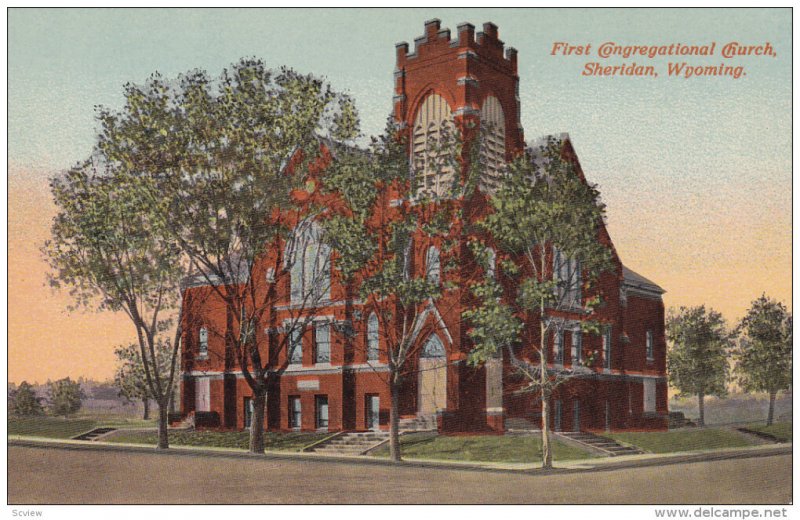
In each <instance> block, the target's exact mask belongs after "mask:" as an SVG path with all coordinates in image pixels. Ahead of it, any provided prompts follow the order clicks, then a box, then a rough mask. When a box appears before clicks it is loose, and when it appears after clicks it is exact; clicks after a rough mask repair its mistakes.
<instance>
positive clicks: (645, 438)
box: [604, 428, 757, 453]
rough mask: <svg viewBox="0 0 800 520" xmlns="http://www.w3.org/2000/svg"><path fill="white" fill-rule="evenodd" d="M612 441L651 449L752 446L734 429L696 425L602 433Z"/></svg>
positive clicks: (702, 448) (703, 448)
mask: <svg viewBox="0 0 800 520" xmlns="http://www.w3.org/2000/svg"><path fill="white" fill-rule="evenodd" d="M604 435H605V436H606V437H610V438H612V439H614V440H615V441H620V442H625V443H628V444H633V445H634V446H636V447H639V448H641V449H643V450H645V451H649V452H651V453H672V452H678V451H695V450H713V449H719V448H742V447H746V446H754V445H756V444H757V442H756V441H755V440H751V439H748V438H747V437H746V436H744V435H742V434H740V433H737V432H735V431H731V430H727V429H722V428H697V429H685V430H674V431H668V432H619V433H605V434H604Z"/></svg>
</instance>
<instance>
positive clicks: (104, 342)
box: [8, 8, 792, 382]
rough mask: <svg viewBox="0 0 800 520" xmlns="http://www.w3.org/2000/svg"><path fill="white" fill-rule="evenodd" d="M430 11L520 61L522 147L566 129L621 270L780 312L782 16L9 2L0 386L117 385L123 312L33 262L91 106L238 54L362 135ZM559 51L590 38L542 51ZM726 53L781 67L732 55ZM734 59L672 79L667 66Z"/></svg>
mask: <svg viewBox="0 0 800 520" xmlns="http://www.w3.org/2000/svg"><path fill="white" fill-rule="evenodd" d="M431 18H439V19H441V21H442V27H443V28H444V27H447V28H450V29H451V30H452V34H453V35H454V36H455V34H456V26H457V25H458V24H460V23H462V22H470V23H472V24H473V25H475V26H476V30H480V28H481V27H482V25H483V23H484V22H488V21H491V22H494V23H495V24H496V25H497V26H498V27H499V35H500V39H501V40H503V41H504V42H505V43H506V45H507V46H513V47H514V48H516V49H517V50H518V52H519V54H518V63H519V76H520V101H521V107H522V108H521V111H522V124H523V127H524V129H525V136H526V139H528V140H534V139H536V138H538V137H541V136H543V135H547V134H556V133H561V132H568V133H569V135H570V138H571V140H572V142H573V145H574V147H575V149H576V151H577V153H578V156H579V159H580V161H581V165H582V167H583V170H584V172H585V174H586V176H587V178H588V179H589V180H590V181H591V182H594V183H597V184H598V186H599V189H600V192H601V194H602V198H603V201H604V202H605V203H606V204H607V206H608V210H607V212H608V230H609V233H610V235H611V237H612V239H613V241H614V244H615V247H616V249H617V252H618V253H619V255H620V257H621V259H622V261H623V263H625V264H626V265H627V266H628V267H630V268H631V269H633V270H634V271H637V272H638V273H640V274H642V275H644V276H646V277H647V278H650V279H651V280H653V281H655V282H656V283H658V284H659V285H661V286H662V287H663V288H664V289H665V290H666V291H667V293H666V294H665V295H664V301H665V305H666V306H667V307H672V306H680V305H700V304H705V305H707V306H710V307H713V308H714V309H716V310H719V311H720V312H722V313H723V315H724V316H725V317H726V319H727V320H728V321H729V323H730V324H735V322H736V320H738V319H739V318H741V317H742V315H743V314H744V312H745V311H746V309H747V308H748V306H749V304H750V302H751V301H752V300H754V299H756V298H757V297H758V296H760V295H761V294H762V293H766V294H767V295H769V296H771V297H773V298H776V299H778V300H780V301H782V302H784V303H785V304H787V305H788V306H789V308H790V309H791V193H792V192H791V108H792V107H791V62H792V56H791V10H790V9H787V8H784V9H764V10H759V9H742V10H736V9H692V10H688V9H683V10H680V9H675V10H657V9H603V10H588V9H544V10H539V9H418V8H417V9H403V10H397V9H395V10H391V9H327V10H323V9H314V10H302V9H297V10H290V9H289V10H286V9H261V10H259V9H166V10H165V9H10V10H9V12H8V197H9V200H8V209H9V212H8V219H9V222H8V262H9V282H8V284H9V286H8V306H9V311H8V349H9V356H8V363H9V365H8V371H9V380H10V381H15V382H19V381H22V380H25V379H26V380H28V381H39V382H44V381H45V380H46V379H56V378H61V377H65V376H71V377H73V378H76V377H79V376H84V377H94V378H97V379H105V378H109V377H111V376H112V375H113V370H114V355H113V350H114V346H115V345H118V344H121V343H125V342H130V341H133V340H134V339H135V335H134V329H133V326H132V325H131V324H130V322H129V321H128V319H127V318H126V317H124V316H122V315H118V314H112V313H108V312H105V313H97V312H92V311H73V312H70V311H69V310H68V306H69V304H70V303H71V300H70V297H69V295H68V294H66V293H65V292H54V291H53V290H51V289H50V288H49V287H47V285H46V273H47V269H48V268H47V265H46V264H45V262H44V261H43V259H42V256H41V254H40V252H39V250H40V248H41V246H42V244H43V242H44V241H45V240H46V239H47V238H48V236H49V226H50V221H51V219H52V217H53V215H54V214H55V208H54V206H53V204H52V202H51V200H50V194H49V190H48V184H47V181H48V178H49V177H51V176H53V175H56V174H58V173H59V172H61V171H63V170H65V169H66V168H69V167H70V166H71V165H73V164H75V163H76V162H78V161H79V160H81V159H83V158H86V157H87V156H88V155H89V154H90V153H91V150H92V146H93V144H94V141H95V138H96V130H97V124H96V121H95V107H96V106H98V105H102V106H107V107H111V108H119V107H121V106H122V103H123V96H122V93H123V86H124V84H125V83H127V82H133V83H141V82H144V81H145V80H146V79H147V77H148V76H149V75H150V74H152V73H153V72H155V71H158V72H160V73H161V74H162V75H164V76H166V77H168V78H171V77H175V76H177V75H178V74H180V73H183V72H186V71H189V70H192V69H196V68H200V69H205V70H207V71H208V72H209V73H211V74H212V75H216V74H218V73H219V72H221V71H222V69H223V68H224V67H226V66H228V65H230V64H231V63H233V62H235V61H237V60H238V59H239V58H241V57H246V56H256V57H260V58H263V59H264V60H265V61H266V63H267V64H268V66H270V67H280V66H282V65H288V66H291V67H293V68H295V69H296V70H299V71H301V72H305V73H313V74H315V75H318V76H323V77H325V78H326V79H327V80H328V81H329V82H330V83H331V85H332V86H333V87H334V88H335V89H336V90H339V91H343V92H347V93H349V94H351V95H352V96H353V97H354V98H355V100H356V103H357V107H358V109H359V111H360V115H361V121H362V132H363V133H364V134H365V136H368V135H373V134H377V133H380V132H381V130H382V129H383V126H384V122H385V118H386V117H387V115H388V114H389V112H390V110H391V102H392V94H393V92H392V86H393V80H392V72H393V69H394V65H395V63H394V60H395V44H396V43H397V42H400V41H407V42H409V44H410V45H411V48H412V50H413V41H414V38H417V37H419V36H421V35H422V34H423V24H424V21H425V20H428V19H431ZM555 42H568V43H570V44H572V45H586V44H592V54H591V55H589V56H576V55H571V56H564V55H552V54H551V51H552V48H553V44H554V43H555ZM605 42H615V43H618V44H621V45H654V46H668V45H670V44H684V45H697V46H703V45H710V44H711V43H712V42H716V47H715V49H716V50H715V55H714V56H707V57H702V56H689V57H687V56H683V57H680V56H678V57H666V56H665V57H656V58H653V59H650V58H647V57H643V56H631V57H629V58H627V59H625V58H621V57H612V58H608V59H601V58H598V56H597V54H596V53H597V47H598V46H599V45H600V44H602V43H605ZM729 42H739V43H741V44H744V45H764V44H765V43H767V42H769V43H770V44H771V46H772V47H773V48H774V50H775V53H774V56H772V55H770V56H755V55H751V56H737V57H734V58H730V59H725V58H723V57H722V56H721V55H720V53H721V50H722V47H723V46H724V45H725V44H726V43H729ZM683 61H686V62H687V63H690V64H692V65H712V66H719V65H731V66H742V67H744V72H745V75H742V76H741V77H740V78H738V79H734V78H732V77H730V76H703V77H692V78H689V79H685V78H682V77H681V78H678V77H670V76H669V75H668V74H667V67H668V66H667V63H668V62H678V63H680V62H683ZM587 62H600V63H601V64H602V65H603V66H609V65H621V64H623V63H625V64H632V63H634V62H635V63H637V64H638V65H653V66H654V67H656V69H657V70H658V71H659V77H657V78H653V77H625V76H606V77H594V76H590V77H587V76H582V75H581V72H582V71H583V70H584V64H585V63H587Z"/></svg>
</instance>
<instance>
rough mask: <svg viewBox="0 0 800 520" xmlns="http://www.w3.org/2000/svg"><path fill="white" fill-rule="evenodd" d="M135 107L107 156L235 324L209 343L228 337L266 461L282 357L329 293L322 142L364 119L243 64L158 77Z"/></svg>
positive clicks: (306, 85) (292, 76)
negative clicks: (317, 200)
mask: <svg viewBox="0 0 800 520" xmlns="http://www.w3.org/2000/svg"><path fill="white" fill-rule="evenodd" d="M127 97H128V104H127V105H126V108H125V109H124V110H123V111H122V112H119V113H115V114H113V115H110V116H109V117H108V119H107V122H108V126H109V127H110V128H112V129H113V131H110V132H108V134H109V139H107V140H106V141H105V142H104V148H103V149H104V151H106V153H107V154H108V155H109V156H110V157H111V158H112V159H113V160H114V161H115V162H117V163H119V164H124V165H129V167H130V168H132V169H135V170H136V171H138V172H141V173H142V175H143V176H146V177H147V178H148V179H150V180H151V181H152V182H154V183H155V184H156V185H157V186H158V194H157V198H159V199H163V200H164V201H165V206H164V207H163V208H161V209H162V210H164V211H163V212H162V216H163V218H164V221H165V222H166V226H167V230H168V234H169V236H170V237H171V239H173V240H174V241H175V243H176V244H178V246H179V248H180V250H181V251H182V252H183V253H184V254H185V255H186V257H187V258H188V259H189V261H190V262H191V265H192V266H193V273H192V277H193V279H194V280H197V281H200V282H201V283H204V284H205V285H206V286H207V287H208V288H209V291H210V293H211V296H212V297H213V298H216V299H217V300H219V301H220V302H221V303H222V304H223V306H224V308H225V311H224V312H225V313H226V316H227V321H226V323H225V324H224V325H223V326H221V327H218V329H219V330H209V334H210V335H212V336H216V337H221V338H224V342H225V346H226V349H225V350H226V354H225V355H226V356H228V355H230V357H231V358H232V360H233V362H235V363H236V364H237V365H238V367H239V369H240V370H241V372H242V374H243V377H244V379H245V381H246V382H247V384H248V385H249V386H250V388H251V390H252V392H253V396H254V399H253V403H254V413H253V418H252V425H251V430H250V451H251V452H253V453H263V451H264V419H265V414H264V411H265V406H266V392H267V388H268V387H269V386H270V385H271V384H272V381H273V380H275V379H277V378H279V377H280V375H281V373H282V372H283V371H284V370H285V368H286V366H287V362H285V361H284V362H281V361H279V359H281V352H284V353H288V352H289V346H290V344H291V338H293V337H295V336H296V334H301V333H302V332H303V331H304V330H305V329H306V328H308V326H309V325H310V324H311V322H312V320H313V314H311V313H308V312H305V311H306V310H307V309H309V308H311V307H316V306H317V304H318V303H319V302H321V301H323V300H324V299H326V298H327V297H328V294H329V290H330V276H329V275H326V273H329V272H330V259H329V257H327V256H326V255H322V254H317V253H319V252H321V250H320V245H319V242H321V238H322V237H320V236H319V234H318V232H317V230H316V227H315V226H314V224H313V222H314V220H315V215H314V214H313V213H311V212H310V211H309V210H308V198H309V195H310V194H311V193H313V192H314V191H315V188H314V186H315V182H314V177H315V175H316V173H315V172H316V171H317V170H318V169H319V166H320V163H321V162H324V161H325V160H326V158H325V157H324V156H323V150H322V146H321V142H323V141H324V140H325V139H337V140H345V141H346V140H348V139H352V138H354V137H355V136H356V134H357V130H358V117H357V113H356V111H355V109H354V106H353V103H352V101H351V100H350V99H349V98H348V97H347V96H345V95H342V94H339V93H336V92H334V91H333V90H332V88H331V87H330V86H329V85H328V84H327V83H326V82H324V81H322V80H320V79H317V78H315V77H313V76H310V75H302V74H299V73H297V72H295V71H293V70H291V69H287V68H284V69H281V70H279V71H272V70H270V69H267V68H266V67H265V65H264V63H263V61H261V60H257V59H242V60H240V61H239V62H238V63H236V64H234V65H233V66H231V67H230V68H229V69H226V70H224V71H223V72H222V74H221V75H220V76H219V77H218V78H215V79H212V78H210V77H209V76H208V75H207V73H205V72H203V71H194V72H191V73H188V74H185V75H183V76H182V77H181V78H180V80H179V82H177V84H176V83H175V82H173V83H170V84H167V83H166V82H164V81H162V80H161V78H160V77H157V76H154V77H153V78H151V80H150V81H149V82H148V84H147V85H145V87H143V88H133V87H132V88H130V89H129V90H128V92H127ZM315 168H316V169H315ZM311 263H313V264H314V266H313V269H308V270H306V271H303V272H304V273H306V274H307V276H305V278H304V279H303V281H304V283H305V285H304V287H306V288H309V287H314V289H313V290H305V289H303V290H300V291H299V292H298V293H297V294H296V295H295V296H293V297H292V300H293V301H292V305H291V309H289V310H288V312H289V314H290V317H289V318H288V319H287V320H283V321H282V323H281V324H278V326H273V327H271V333H270V334H264V333H263V332H262V331H263V329H264V327H263V326H262V325H263V324H267V323H270V320H271V319H272V317H274V316H275V312H277V311H276V310H275V306H276V304H278V303H283V302H285V298H286V297H287V296H288V295H285V294H283V291H282V290H281V288H282V287H285V286H286V285H287V284H286V281H287V278H289V277H291V273H292V272H293V271H294V270H295V269H294V268H296V267H298V268H303V267H304V266H305V265H306V264H308V265H311ZM308 273H311V274H308ZM221 282H222V283H221ZM188 292H191V291H187V293H188ZM197 311H198V309H192V311H191V314H196V313H197ZM270 335H272V337H274V338H275V343H273V344H270ZM270 345H271V346H270ZM285 358H288V356H284V359H285ZM226 361H227V359H226Z"/></svg>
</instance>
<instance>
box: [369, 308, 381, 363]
mask: <svg viewBox="0 0 800 520" xmlns="http://www.w3.org/2000/svg"><path fill="white" fill-rule="evenodd" d="M379 352H380V336H379V329H378V317H377V316H375V314H374V313H373V314H370V315H369V319H368V320H367V361H378V357H379Z"/></svg>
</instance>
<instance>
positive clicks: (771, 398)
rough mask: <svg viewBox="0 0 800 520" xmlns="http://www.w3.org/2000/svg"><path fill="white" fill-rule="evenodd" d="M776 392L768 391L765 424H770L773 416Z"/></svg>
mask: <svg viewBox="0 0 800 520" xmlns="http://www.w3.org/2000/svg"><path fill="white" fill-rule="evenodd" d="M776 393H777V392H770V393H769V413H768V414H767V426H772V419H773V418H774V417H775V394H776Z"/></svg>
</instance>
